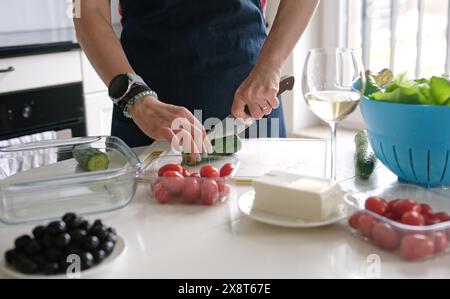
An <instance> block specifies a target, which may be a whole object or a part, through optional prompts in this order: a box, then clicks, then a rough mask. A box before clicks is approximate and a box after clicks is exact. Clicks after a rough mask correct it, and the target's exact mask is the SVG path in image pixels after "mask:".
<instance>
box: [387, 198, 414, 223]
mask: <svg viewBox="0 0 450 299" xmlns="http://www.w3.org/2000/svg"><path fill="white" fill-rule="evenodd" d="M411 211H416V212H418V213H420V212H421V207H420V205H418V204H417V203H416V202H415V201H414V200H412V199H400V200H399V201H397V202H396V203H395V204H394V205H393V206H392V212H394V214H395V216H396V217H397V218H399V219H400V218H401V217H402V215H403V214H405V213H406V212H411Z"/></svg>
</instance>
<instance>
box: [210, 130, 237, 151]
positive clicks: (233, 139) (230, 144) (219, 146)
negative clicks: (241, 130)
mask: <svg viewBox="0 0 450 299" xmlns="http://www.w3.org/2000/svg"><path fill="white" fill-rule="evenodd" d="M211 143H212V146H213V148H214V155H218V156H230V155H233V154H235V153H237V152H238V151H240V150H241V148H242V140H241V138H240V137H239V136H236V135H234V136H227V137H223V138H219V139H214V140H211Z"/></svg>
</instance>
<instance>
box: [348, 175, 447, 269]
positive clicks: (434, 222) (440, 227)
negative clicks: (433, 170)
mask: <svg viewBox="0 0 450 299" xmlns="http://www.w3.org/2000/svg"><path fill="white" fill-rule="evenodd" d="M449 191H450V190H447V189H425V188H422V187H419V186H415V185H408V184H401V183H393V184H391V185H388V186H386V187H383V188H379V189H375V190H369V191H366V192H360V193H354V194H347V195H346V201H347V202H348V203H349V204H350V205H352V206H353V207H354V209H355V212H354V213H353V215H352V216H351V217H350V218H349V221H348V226H349V228H350V230H351V232H352V233H354V234H355V235H356V236H358V237H361V238H363V239H364V240H366V241H369V242H371V243H372V244H373V245H375V246H376V247H378V248H380V249H382V250H386V251H391V252H394V253H396V254H398V255H399V256H400V257H402V258H403V259H405V260H409V261H416V260H423V259H427V258H431V257H434V256H438V255H442V254H445V253H448V252H449V251H450V247H449V242H450V221H449V220H450V217H449V216H448V213H450V192H449ZM369 197H380V198H382V199H385V200H386V201H387V202H388V206H389V207H388V208H387V212H386V213H385V216H381V215H380V213H375V212H372V211H374V210H376V209H373V208H371V211H369V210H367V209H366V206H365V203H366V200H367V199H368V198H369ZM396 199H398V200H397V201H396V202H394V201H393V200H396ZM408 199H410V200H412V201H414V202H415V203H414V202H412V201H410V200H408ZM401 200H403V202H402V203H399V202H400V201H401ZM405 200H406V201H405ZM374 201H377V199H375V200H374ZM372 202H373V201H372ZM421 204H423V205H421ZM425 205H427V206H425ZM418 206H420V208H418ZM428 207H431V209H432V211H430V210H429V208H428ZM381 210H384V209H379V210H378V211H381ZM402 211H405V213H406V212H407V211H409V212H411V213H409V215H408V216H405V217H406V218H405V217H403V215H404V214H405V213H403V214H401V213H402ZM412 214H413V216H414V217H411V215H412ZM400 215H401V216H400ZM411 218H413V219H412V220H413V221H414V222H416V223H414V224H418V223H419V222H421V225H419V226H417V225H410V224H405V223H413V222H410V221H411Z"/></svg>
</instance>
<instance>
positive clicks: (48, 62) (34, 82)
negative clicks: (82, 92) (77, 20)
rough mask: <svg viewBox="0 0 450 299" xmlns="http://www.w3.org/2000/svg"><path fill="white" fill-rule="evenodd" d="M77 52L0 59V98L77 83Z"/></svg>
mask: <svg viewBox="0 0 450 299" xmlns="http://www.w3.org/2000/svg"><path fill="white" fill-rule="evenodd" d="M80 65H81V61H80V54H79V51H68V52H61V53H53V54H43V55H32V56H23V57H13V58H4V59H0V70H7V69H9V68H11V69H10V71H7V72H2V73H0V94H1V93H7V92H15V91H21V90H28V89H35V88H42V87H48V86H56V85H62V84H69V83H74V82H81V80H82V75H81V67H80Z"/></svg>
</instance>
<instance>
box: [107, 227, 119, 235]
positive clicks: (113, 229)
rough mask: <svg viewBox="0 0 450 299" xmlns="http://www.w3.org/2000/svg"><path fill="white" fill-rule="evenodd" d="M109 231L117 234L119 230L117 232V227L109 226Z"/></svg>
mask: <svg viewBox="0 0 450 299" xmlns="http://www.w3.org/2000/svg"><path fill="white" fill-rule="evenodd" d="M108 231H109V232H110V233H112V234H114V235H116V236H117V232H116V229H115V228H113V227H108Z"/></svg>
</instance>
